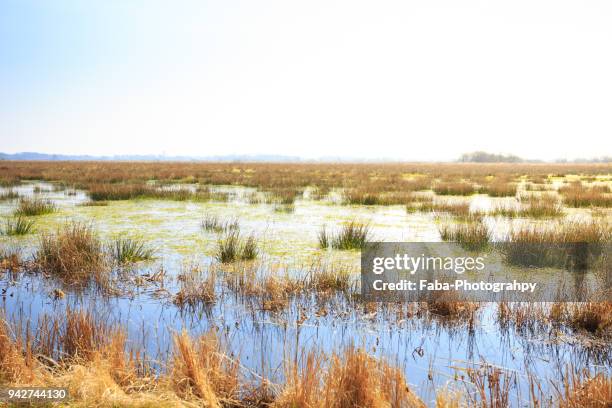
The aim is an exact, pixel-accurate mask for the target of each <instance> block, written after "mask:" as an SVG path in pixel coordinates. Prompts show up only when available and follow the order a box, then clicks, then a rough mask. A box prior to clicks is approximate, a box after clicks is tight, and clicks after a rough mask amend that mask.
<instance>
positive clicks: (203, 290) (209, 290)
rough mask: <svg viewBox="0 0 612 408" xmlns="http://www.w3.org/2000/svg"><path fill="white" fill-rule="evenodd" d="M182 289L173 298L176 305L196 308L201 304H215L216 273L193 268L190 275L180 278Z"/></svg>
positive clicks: (186, 274) (184, 274) (182, 275)
mask: <svg viewBox="0 0 612 408" xmlns="http://www.w3.org/2000/svg"><path fill="white" fill-rule="evenodd" d="M179 282H180V289H179V291H178V292H177V293H176V295H175V296H174V298H173V302H174V304H175V305H177V306H180V307H183V306H186V305H188V306H191V307H196V306H198V305H200V304H205V305H210V304H213V303H215V301H216V299H217V295H216V294H215V287H216V273H215V271H214V270H211V269H207V270H206V271H205V272H203V271H201V270H200V269H199V268H195V267H193V268H191V269H190V270H189V272H188V273H183V274H181V275H180V277H179Z"/></svg>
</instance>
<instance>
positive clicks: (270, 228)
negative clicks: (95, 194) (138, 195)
mask: <svg viewBox="0 0 612 408" xmlns="http://www.w3.org/2000/svg"><path fill="white" fill-rule="evenodd" d="M37 185H38V186H39V187H41V188H43V189H45V188H46V189H51V185H49V184H43V183H40V184H37ZM32 189H33V186H32V185H23V186H19V187H17V188H15V190H16V191H19V192H20V193H22V194H32ZM219 190H223V191H226V192H234V193H236V192H237V193H236V194H235V197H237V199H236V200H233V201H230V202H228V203H199V202H189V201H185V202H175V201H157V200H148V199H145V200H134V201H118V202H110V203H109V205H108V206H101V207H86V206H76V205H75V204H78V203H81V202H83V201H86V200H87V198H86V196H85V195H84V194H83V193H82V192H78V193H77V194H76V195H66V194H65V193H64V192H62V191H56V192H53V191H50V192H44V193H39V194H36V195H37V196H40V197H44V198H50V199H52V200H53V201H54V202H55V203H56V204H57V205H58V206H59V208H60V211H59V212H58V213H55V214H51V215H45V216H40V217H36V225H35V227H36V229H37V232H45V231H52V230H54V229H55V228H56V227H57V226H58V225H61V224H62V223H63V222H65V221H66V220H83V221H88V222H92V223H93V225H95V227H96V229H97V230H98V231H99V232H100V234H101V236H102V237H103V239H110V238H112V237H115V236H118V235H123V234H125V235H127V236H133V237H142V238H144V239H146V240H147V241H148V242H149V243H150V245H152V246H153V247H155V248H156V249H157V252H156V253H157V254H158V257H159V258H158V260H157V261H156V262H155V263H154V264H153V265H148V266H145V267H143V270H142V271H139V272H140V273H144V272H147V271H148V272H151V271H154V270H155V269H156V268H159V265H160V264H163V266H164V269H165V270H166V271H167V273H168V275H169V276H171V277H173V276H176V275H177V274H178V273H179V272H180V271H181V265H182V264H183V263H186V262H187V263H190V262H197V263H199V264H206V263H210V262H211V259H212V258H211V256H212V254H213V251H214V247H215V243H216V240H217V235H216V234H214V233H207V232H204V231H203V230H202V229H201V228H200V222H201V220H202V217H203V215H204V214H205V213H210V214H216V215H219V216H222V217H228V218H229V217H238V218H239V219H240V225H241V229H242V231H243V232H244V233H245V234H248V233H250V232H253V233H254V234H255V235H256V236H258V237H259V238H260V240H261V242H262V244H261V247H262V252H263V258H264V260H265V261H271V260H279V259H280V260H285V261H287V262H291V263H292V264H293V265H309V264H310V263H312V262H313V260H318V259H320V260H321V261H322V262H323V263H326V262H334V261H336V262H342V263H345V264H346V263H348V264H351V265H353V267H354V269H355V272H356V273H357V271H358V266H359V254H358V253H357V252H350V251H349V252H341V251H340V252H339V251H320V250H319V249H317V232H318V231H319V230H320V228H321V227H322V226H323V225H325V226H326V227H327V228H328V229H329V230H331V231H333V230H335V229H337V228H338V227H339V226H340V225H341V224H342V223H343V222H346V221H350V220H352V219H357V220H362V221H366V222H369V223H370V225H371V226H372V231H373V235H374V237H375V238H376V239H379V240H384V241H396V242H397V241H425V242H427V241H430V242H431V241H439V235H438V232H437V227H436V220H435V219H434V217H433V216H432V215H430V214H419V213H414V214H406V211H405V209H404V208H403V207H402V206H396V207H371V208H367V207H354V206H339V205H334V204H325V203H323V204H322V203H314V202H310V201H301V200H298V201H297V202H296V205H295V211H294V212H293V213H282V212H275V211H274V210H273V206H272V205H268V204H255V205H250V204H248V203H247V200H246V199H243V197H242V196H241V193H242V192H244V191H247V190H245V189H237V188H233V187H222V188H219ZM495 200H497V199H495ZM502 200H504V199H502ZM486 201H487V199H484V198H481V197H477V198H475V200H474V204H473V205H474V206H479V208H482V206H486V205H490V204H489V203H487V202H486ZM15 206H16V202H15V201H13V202H7V201H5V202H0V215H2V216H7V215H9V214H11V213H12V211H13V209H14V208H15ZM487 222H488V223H489V225H490V226H492V227H493V228H498V231H503V229H504V228H508V222H507V221H500V220H498V219H490V220H487ZM542 222H545V221H542ZM0 239H1V240H2V241H3V245H7V246H11V245H18V246H23V247H26V248H30V249H29V250H30V251H31V250H32V248H34V246H35V245H36V243H37V240H38V238H37V236H36V234H33V235H29V236H25V237H19V238H13V237H2V238H0ZM26 252H28V250H26ZM0 278H1V279H0V288H3V289H4V288H6V289H7V294H6V296H4V297H1V298H0V304H1V305H2V306H1V307H2V309H4V310H5V311H6V313H7V315H8V317H9V318H10V319H14V318H18V317H19V316H25V317H26V318H30V319H31V324H35V322H36V320H37V318H38V316H39V315H41V314H42V313H62V312H63V310H64V309H65V307H66V305H67V304H70V305H72V306H76V305H82V306H84V307H87V308H94V309H96V310H97V311H98V312H99V315H100V316H108V319H109V320H110V321H116V322H118V324H120V325H122V326H124V327H126V328H127V330H128V332H129V338H130V341H131V342H132V344H133V345H134V346H135V347H139V346H141V345H144V346H145V348H146V350H147V352H148V355H149V357H150V358H152V359H155V360H159V359H163V357H164V356H165V355H166V353H167V352H168V350H169V347H170V337H169V336H170V335H171V331H172V330H175V331H178V330H181V329H182V328H185V329H187V330H189V331H190V332H191V333H192V334H198V333H203V332H205V331H206V330H207V329H208V328H209V327H210V326H212V325H214V326H216V327H218V328H219V330H220V332H221V333H223V334H222V337H225V338H226V339H227V341H228V342H229V344H230V349H231V351H232V352H233V353H234V354H235V355H238V356H240V358H241V362H242V364H243V365H244V366H245V367H247V368H249V369H251V370H254V371H256V372H257V373H259V374H265V375H267V376H269V377H271V378H272V380H273V381H280V380H281V377H282V372H283V365H282V362H283V360H284V359H288V358H290V359H293V358H295V356H296V354H295V353H296V350H297V349H300V348H302V347H306V348H310V347H315V348H317V349H320V350H322V351H328V352H331V351H334V350H339V349H340V348H341V347H342V346H345V345H348V344H356V345H359V346H364V347H365V348H366V349H367V350H368V351H369V352H371V353H373V354H375V355H381V356H387V357H389V359H390V360H391V361H392V362H395V363H396V364H399V365H400V366H402V367H404V368H405V371H406V374H407V378H408V381H409V382H410V383H411V384H412V385H413V386H414V387H415V389H416V390H417V392H418V394H419V395H420V396H421V397H423V398H424V399H425V400H426V401H428V402H429V403H431V401H432V399H433V398H434V397H433V394H432V392H431V391H432V389H433V386H435V387H439V386H443V385H444V384H446V383H447V382H448V381H451V380H453V378H455V376H457V377H459V378H460V377H461V376H462V375H463V376H465V372H464V371H463V370H462V369H463V368H465V367H467V366H470V364H479V363H481V362H483V361H486V362H488V363H490V364H494V365H498V366H500V367H505V368H507V369H509V370H514V371H515V372H516V375H517V378H518V380H519V382H518V384H519V386H520V390H519V394H520V395H521V398H524V399H525V401H528V392H529V389H528V381H527V369H528V370H529V372H530V373H531V374H532V375H533V376H534V377H535V378H538V379H541V380H544V381H543V385H544V386H546V387H548V386H549V385H550V384H549V383H548V382H547V381H546V380H547V379H550V380H552V381H555V382H557V381H559V379H560V378H561V374H560V371H559V370H564V369H565V365H566V364H567V363H571V364H573V365H574V366H575V367H577V368H579V367H590V368H600V369H601V368H603V369H606V370H608V371H610V361H609V360H606V357H605V355H604V354H605V353H600V354H597V353H594V354H593V355H589V353H588V351H586V350H585V349H583V348H582V347H581V346H580V344H579V343H578V342H576V341H575V340H573V339H572V338H571V337H569V336H568V335H566V334H563V335H559V336H555V335H550V333H548V332H546V331H540V332H536V333H538V334H535V335H534V334H525V335H522V336H521V335H517V334H516V333H515V332H513V331H512V330H510V331H507V332H506V331H503V330H501V329H500V326H499V324H498V322H497V319H496V307H495V306H492V305H489V306H487V305H485V304H483V306H482V307H481V310H480V312H479V313H478V314H477V317H476V320H477V323H476V324H475V325H474V328H473V329H469V328H468V327H467V326H466V324H463V325H459V326H458V327H454V328H453V327H445V326H444V325H441V324H440V323H437V322H436V321H430V322H426V321H423V320H422V319H419V318H416V317H407V316H399V317H398V316H396V315H395V314H394V312H391V311H389V312H388V313H387V312H384V310H383V309H381V308H379V309H378V312H377V313H368V312H355V310H354V307H353V306H351V305H347V304H346V303H345V301H344V300H343V298H342V297H338V298H333V299H330V300H329V301H328V303H327V304H326V305H325V310H326V311H327V315H326V316H320V317H317V316H315V312H316V311H317V310H318V309H319V307H320V305H317V304H316V303H315V302H314V301H312V299H304V300H303V301H302V302H300V305H301V306H303V307H304V308H305V309H304V312H305V313H306V314H307V315H308V316H309V318H308V319H307V320H306V321H305V322H304V323H303V324H302V325H301V326H299V328H298V327H297V326H296V320H297V319H298V315H299V312H298V309H299V307H298V305H297V304H296V303H292V305H291V307H290V308H289V310H287V311H285V312H282V313H280V314H278V315H275V314H273V313H268V312H263V311H261V310H260V309H261V308H260V306H259V305H258V304H255V303H249V302H248V301H247V302H243V301H237V300H236V299H235V298H234V297H233V295H232V294H231V292H228V291H227V290H226V291H225V292H224V294H222V295H220V298H219V299H218V301H217V302H216V303H215V304H214V305H213V306H211V308H210V309H209V310H206V311H205V310H200V311H193V310H192V311H189V310H187V309H185V310H183V311H182V312H181V311H180V310H179V309H177V308H176V307H175V306H174V305H173V304H172V303H171V301H170V300H169V299H168V298H167V297H166V298H156V297H155V296H153V291H152V290H147V289H140V293H139V292H135V293H134V294H133V296H129V297H120V298H112V299H106V300H104V299H102V298H101V297H96V296H88V295H81V296H78V295H76V294H74V293H68V295H67V297H66V298H65V299H63V300H59V301H54V300H52V298H51V296H50V292H51V291H52V290H53V285H52V284H49V281H45V282H41V281H40V280H39V279H37V278H36V277H33V276H28V275H25V276H22V277H21V278H19V279H18V280H17V281H15V282H13V281H11V279H10V276H9V274H6V275H5V276H3V277H0ZM167 289H168V290H169V291H170V292H171V293H175V292H176V286H175V283H174V282H169V283H168V286H167ZM302 313H303V312H302ZM169 329H170V330H169ZM296 345H297V346H296ZM608 348H609V347H607V348H606V350H608ZM283 352H284V353H285V354H283ZM598 356H599V358H597V357H598ZM589 357H591V358H590V359H589ZM262 361H263V362H264V363H262ZM430 372H431V373H433V380H430V379H429V378H428V374H429V373H430ZM512 394H513V398H516V392H515V393H512ZM525 401H524V402H525Z"/></svg>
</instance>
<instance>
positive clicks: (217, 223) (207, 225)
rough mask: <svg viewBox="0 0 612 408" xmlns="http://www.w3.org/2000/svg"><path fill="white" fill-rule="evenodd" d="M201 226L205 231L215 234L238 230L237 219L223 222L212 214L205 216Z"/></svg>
mask: <svg viewBox="0 0 612 408" xmlns="http://www.w3.org/2000/svg"><path fill="white" fill-rule="evenodd" d="M201 226H202V229H203V230H205V231H210V232H217V233H221V232H228V231H231V230H238V229H240V223H239V221H238V218H231V219H226V220H223V219H221V217H219V216H218V215H214V214H205V215H204V219H203V220H202V223H201Z"/></svg>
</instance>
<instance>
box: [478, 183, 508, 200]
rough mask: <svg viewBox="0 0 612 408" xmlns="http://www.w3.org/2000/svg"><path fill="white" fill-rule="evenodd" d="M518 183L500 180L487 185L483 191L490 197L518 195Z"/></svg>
mask: <svg viewBox="0 0 612 408" xmlns="http://www.w3.org/2000/svg"><path fill="white" fill-rule="evenodd" d="M516 191H517V184H516V183H512V182H507V181H504V180H498V181H495V182H492V183H489V184H487V185H485V186H484V187H483V188H482V190H481V192H482V193H486V194H488V195H489V196H490V197H514V196H516Z"/></svg>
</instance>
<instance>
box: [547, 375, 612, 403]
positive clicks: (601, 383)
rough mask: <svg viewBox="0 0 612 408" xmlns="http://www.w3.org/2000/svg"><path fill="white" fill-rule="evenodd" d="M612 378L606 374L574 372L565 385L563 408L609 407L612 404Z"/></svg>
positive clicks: (562, 400)
mask: <svg viewBox="0 0 612 408" xmlns="http://www.w3.org/2000/svg"><path fill="white" fill-rule="evenodd" d="M611 401H612V378H610V377H608V376H606V375H605V374H601V373H600V374H597V375H595V376H590V375H588V374H582V375H581V374H574V375H572V376H571V380H570V381H569V382H568V383H566V385H565V392H564V395H562V398H561V400H560V401H559V407H561V408H584V407H588V408H609V407H610V405H611V404H612V402H611Z"/></svg>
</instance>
